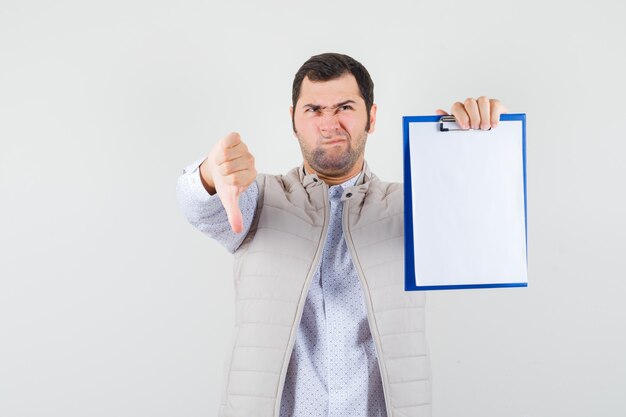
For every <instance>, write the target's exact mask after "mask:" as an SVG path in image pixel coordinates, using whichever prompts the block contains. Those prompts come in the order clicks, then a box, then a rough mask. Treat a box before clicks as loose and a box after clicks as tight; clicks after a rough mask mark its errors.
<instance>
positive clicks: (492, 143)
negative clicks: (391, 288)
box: [403, 113, 528, 291]
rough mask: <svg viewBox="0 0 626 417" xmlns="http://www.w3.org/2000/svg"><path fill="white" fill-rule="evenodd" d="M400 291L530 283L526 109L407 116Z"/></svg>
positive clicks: (404, 129)
mask: <svg viewBox="0 0 626 417" xmlns="http://www.w3.org/2000/svg"><path fill="white" fill-rule="evenodd" d="M403 132H404V250H405V256H404V259H405V265H404V266H405V268H404V270H405V290H406V291H426V290H453V289H476V288H498V287H527V286H528V272H527V270H528V267H527V264H528V251H527V242H528V239H527V231H528V227H527V203H526V200H527V199H526V114H523V113H518V114H503V115H501V116H500V123H499V124H498V127H496V128H494V129H490V130H488V131H482V130H471V129H461V128H460V127H459V125H457V124H456V122H455V119H454V117H453V116H405V117H403Z"/></svg>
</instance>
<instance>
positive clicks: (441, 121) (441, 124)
mask: <svg viewBox="0 0 626 417" xmlns="http://www.w3.org/2000/svg"><path fill="white" fill-rule="evenodd" d="M444 123H456V118H455V117H454V116H441V119H439V131H440V132H452V131H454V130H469V129H462V128H460V127H456V128H450V127H445V126H444Z"/></svg>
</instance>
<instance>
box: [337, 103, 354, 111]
mask: <svg viewBox="0 0 626 417" xmlns="http://www.w3.org/2000/svg"><path fill="white" fill-rule="evenodd" d="M339 110H341V111H344V110H352V106H351V105H349V104H344V105H343V106H340V107H339Z"/></svg>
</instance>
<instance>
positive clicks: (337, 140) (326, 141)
mask: <svg viewBox="0 0 626 417" xmlns="http://www.w3.org/2000/svg"><path fill="white" fill-rule="evenodd" d="M347 141H348V140H347V139H345V138H333V139H324V140H322V145H338V144H340V143H344V142H347Z"/></svg>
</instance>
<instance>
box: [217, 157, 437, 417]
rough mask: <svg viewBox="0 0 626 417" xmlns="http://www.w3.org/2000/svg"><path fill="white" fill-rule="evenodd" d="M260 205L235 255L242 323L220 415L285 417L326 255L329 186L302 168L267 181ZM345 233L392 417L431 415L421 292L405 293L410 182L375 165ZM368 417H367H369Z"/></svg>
mask: <svg viewBox="0 0 626 417" xmlns="http://www.w3.org/2000/svg"><path fill="white" fill-rule="evenodd" d="M257 184H258V187H259V200H258V203H257V209H256V213H255V218H254V221H253V223H252V226H251V228H250V231H249V233H248V235H247V236H246V238H245V240H244V241H243V243H242V244H241V246H240V248H239V250H238V251H237V252H235V271H234V275H235V287H236V317H235V331H234V339H233V345H232V350H231V354H230V357H229V358H228V360H227V364H226V365H227V366H226V370H225V379H224V383H223V393H222V399H221V405H220V416H221V417H278V416H279V412H280V399H281V394H282V391H283V385H284V383H285V375H286V372H287V365H288V364H289V360H290V357H291V351H292V348H293V345H294V340H295V336H296V330H297V328H298V325H299V323H300V318H301V316H302V309H303V306H304V301H305V299H306V296H307V292H308V289H309V285H310V284H311V279H312V277H313V275H314V274H315V271H316V269H317V265H318V263H319V261H320V259H321V256H322V249H323V245H324V242H325V238H326V232H327V227H328V216H329V202H328V186H327V185H326V184H325V183H324V182H323V181H321V180H319V179H318V178H317V176H316V175H314V174H313V175H304V173H303V169H302V167H300V168H295V169H293V170H291V171H290V172H289V173H288V174H287V175H284V176H272V175H259V176H258V178H257ZM342 201H343V202H344V208H343V231H344V235H345V239H346V243H347V246H348V250H349V251H350V254H351V256H352V261H353V263H354V266H355V268H356V269H357V273H358V275H359V278H360V279H361V287H362V288H363V293H364V294H363V295H364V301H365V304H366V307H367V315H368V321H369V325H370V330H371V333H372V337H373V339H374V342H375V344H376V349H377V353H378V363H379V366H380V373H381V376H382V382H383V390H384V394H385V401H386V406H387V414H388V416H389V417H428V416H430V415H431V410H430V408H431V407H430V403H431V392H430V368H429V359H428V348H427V345H426V340H425V334H424V301H425V296H424V294H423V293H421V292H405V291H404V232H403V231H404V216H403V210H404V206H403V190H402V186H401V184H394V183H385V182H381V181H380V180H379V179H378V178H377V177H376V176H375V175H373V174H372V173H371V172H370V171H369V169H368V168H367V165H366V166H365V169H364V171H363V173H362V174H361V176H360V177H359V179H358V180H357V182H356V184H355V186H353V187H349V188H347V189H346V190H345V191H344V195H343V197H342ZM363 417H366V416H363Z"/></svg>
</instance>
